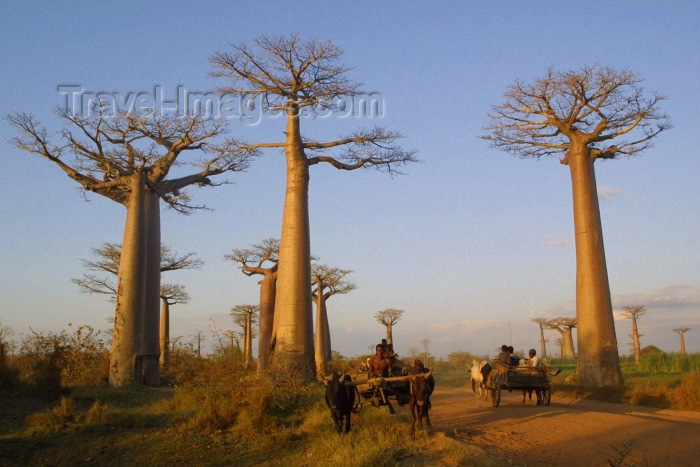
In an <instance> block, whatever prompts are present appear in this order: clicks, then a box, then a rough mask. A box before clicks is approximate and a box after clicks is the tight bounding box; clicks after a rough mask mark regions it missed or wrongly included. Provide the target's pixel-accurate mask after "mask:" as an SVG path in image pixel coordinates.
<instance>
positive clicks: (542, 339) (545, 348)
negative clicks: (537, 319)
mask: <svg viewBox="0 0 700 467" xmlns="http://www.w3.org/2000/svg"><path fill="white" fill-rule="evenodd" d="M539 324H540V342H541V343H542V345H541V346H540V350H541V356H542V358H547V346H546V345H545V343H544V327H543V326H542V323H539Z"/></svg>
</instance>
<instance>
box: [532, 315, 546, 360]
mask: <svg viewBox="0 0 700 467" xmlns="http://www.w3.org/2000/svg"><path fill="white" fill-rule="evenodd" d="M530 321H532V322H533V323H537V324H539V325H540V344H541V345H540V350H541V352H540V355H541V357H542V358H547V346H546V345H545V342H547V341H546V339H545V338H544V328H545V326H546V323H547V320H546V319H544V318H534V319H531V320H530Z"/></svg>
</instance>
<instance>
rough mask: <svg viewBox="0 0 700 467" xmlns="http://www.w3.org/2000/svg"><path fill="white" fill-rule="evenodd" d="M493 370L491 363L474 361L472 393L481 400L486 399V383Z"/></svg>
mask: <svg viewBox="0 0 700 467" xmlns="http://www.w3.org/2000/svg"><path fill="white" fill-rule="evenodd" d="M491 370H492V368H491V365H489V362H487V361H486V360H481V361H477V360H472V369H471V376H472V391H474V394H476V397H478V398H479V399H482V398H483V399H485V398H486V395H487V391H486V385H485V384H484V383H485V382H486V378H488V376H489V373H491Z"/></svg>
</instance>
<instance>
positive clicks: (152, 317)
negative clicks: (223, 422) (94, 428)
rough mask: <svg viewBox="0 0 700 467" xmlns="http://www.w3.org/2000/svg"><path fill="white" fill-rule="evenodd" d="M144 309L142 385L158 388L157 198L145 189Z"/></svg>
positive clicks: (158, 223) (158, 278)
mask: <svg viewBox="0 0 700 467" xmlns="http://www.w3.org/2000/svg"><path fill="white" fill-rule="evenodd" d="M145 205H146V209H145V212H146V225H147V227H146V231H147V232H146V234H147V241H146V242H147V243H146V307H145V311H144V316H143V330H144V331H143V349H142V354H141V358H142V359H143V384H145V385H148V386H159V385H160V365H159V358H160V348H159V339H158V337H159V319H158V318H159V314H160V197H159V196H158V194H157V193H154V192H152V191H150V190H146V193H145Z"/></svg>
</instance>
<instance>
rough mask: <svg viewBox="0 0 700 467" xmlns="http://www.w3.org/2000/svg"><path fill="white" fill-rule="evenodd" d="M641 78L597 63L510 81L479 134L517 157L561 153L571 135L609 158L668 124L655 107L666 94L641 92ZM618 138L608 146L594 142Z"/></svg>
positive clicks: (645, 144) (639, 146) (635, 149)
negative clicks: (527, 81) (502, 100)
mask: <svg viewBox="0 0 700 467" xmlns="http://www.w3.org/2000/svg"><path fill="white" fill-rule="evenodd" d="M640 83H641V80H640V79H639V78H638V77H637V75H635V74H634V73H633V72H631V71H629V70H616V69H614V68H609V67H602V66H598V65H594V66H589V67H583V68H581V69H580V70H576V71H568V72H555V71H554V70H552V69H549V70H548V72H547V73H546V75H545V76H544V77H542V78H539V79H537V80H535V82H534V83H533V84H523V83H521V82H519V81H516V83H515V84H514V85H512V86H511V87H510V89H509V91H508V92H507V93H506V94H505V97H506V101H505V103H503V104H501V105H498V106H495V107H493V109H492V112H491V114H490V115H489V119H490V121H491V124H490V125H489V126H488V127H486V128H485V129H486V130H487V131H488V134H486V135H484V136H482V138H484V139H486V140H488V141H490V142H491V145H492V147H495V148H498V149H502V150H505V151H508V152H511V153H514V154H516V155H518V156H521V157H538V158H539V157H541V156H546V155H554V154H560V153H564V152H566V151H568V150H569V147H570V144H571V141H572V140H579V141H583V142H584V143H585V144H586V145H588V146H589V147H590V148H591V149H595V150H597V152H596V153H595V154H594V155H593V157H596V156H603V157H605V158H614V157H615V156H616V155H618V154H627V155H630V154H635V153H639V152H641V151H643V150H644V149H647V148H649V147H650V140H651V139H652V138H654V137H655V136H656V135H658V134H659V133H660V132H662V131H664V130H667V129H669V128H671V125H670V121H669V118H668V116H667V115H666V114H665V113H663V112H662V111H661V110H660V109H659V103H660V102H661V101H663V100H665V99H666V98H665V97H663V96H661V95H659V94H657V93H651V94H650V95H648V96H645V93H644V90H643V88H642V87H641V86H640ZM624 136H630V138H628V139H621V140H620V141H619V142H617V143H616V144H615V145H614V146H605V145H604V144H600V143H603V142H607V141H610V140H613V139H619V138H622V137H624Z"/></svg>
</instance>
